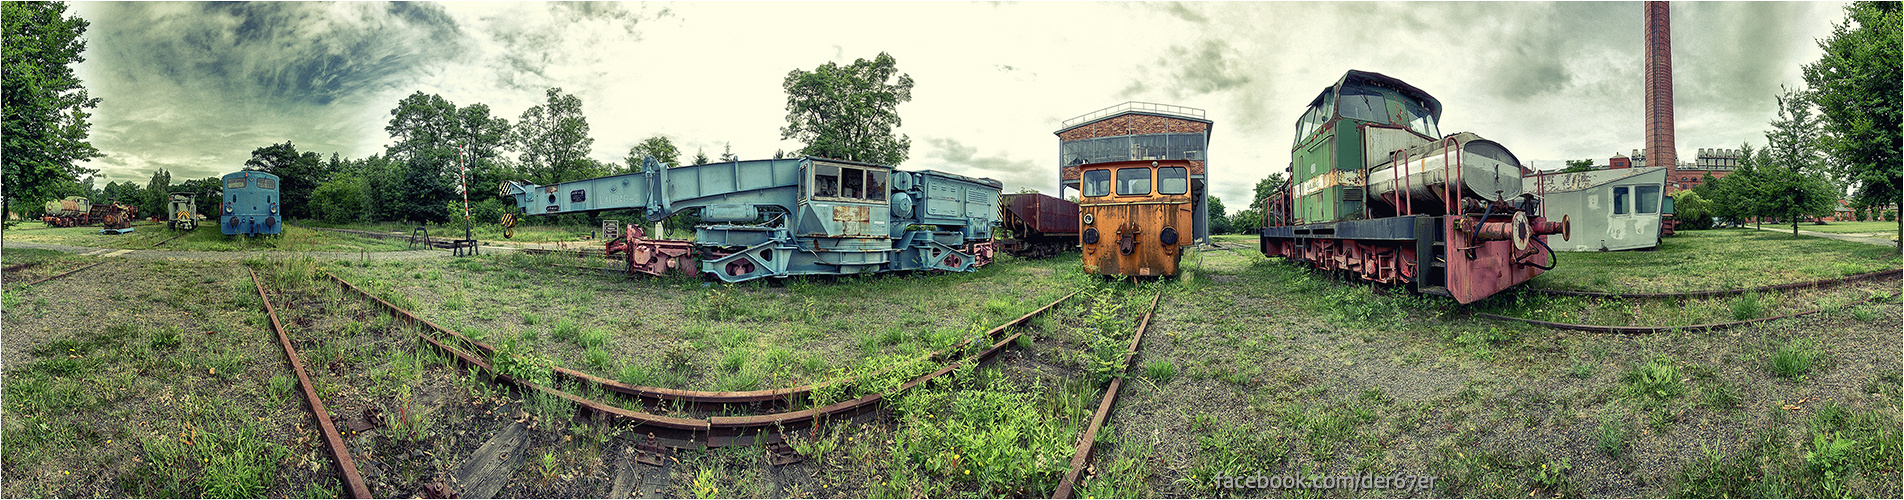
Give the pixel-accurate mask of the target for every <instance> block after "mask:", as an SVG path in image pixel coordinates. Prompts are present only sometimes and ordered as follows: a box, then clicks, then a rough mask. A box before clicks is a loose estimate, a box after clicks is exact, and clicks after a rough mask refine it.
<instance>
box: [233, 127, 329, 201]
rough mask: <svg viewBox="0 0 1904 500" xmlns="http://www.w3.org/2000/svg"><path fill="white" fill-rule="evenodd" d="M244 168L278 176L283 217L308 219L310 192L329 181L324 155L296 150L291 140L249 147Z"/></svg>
mask: <svg viewBox="0 0 1904 500" xmlns="http://www.w3.org/2000/svg"><path fill="white" fill-rule="evenodd" d="M245 170H256V171H260V172H264V173H267V174H271V175H275V176H278V193H279V196H280V197H281V199H279V200H278V201H279V204H278V208H279V210H281V211H282V212H283V213H284V216H285V217H286V218H295V219H309V218H311V209H310V201H311V192H312V191H316V190H317V186H318V185H319V184H323V183H324V182H325V181H327V180H330V172H327V171H325V169H324V159H323V157H322V156H318V154H317V153H316V152H312V151H305V152H303V153H299V152H298V150H297V146H294V145H292V144H291V141H284V143H282V144H272V145H270V146H265V147H261V148H257V149H253V150H251V159H249V160H245Z"/></svg>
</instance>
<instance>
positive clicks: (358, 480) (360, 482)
mask: <svg viewBox="0 0 1904 500" xmlns="http://www.w3.org/2000/svg"><path fill="white" fill-rule="evenodd" d="M250 271H251V284H252V285H254V286H256V287H258V299H259V300H262V301H264V311H265V314H266V315H267V316H270V318H271V329H272V330H274V331H276V332H277V334H278V344H279V345H281V346H283V347H284V357H285V358H286V359H289V360H290V361H291V371H292V372H295V373H296V374H297V380H298V387H300V388H302V389H303V391H304V401H305V402H306V403H309V404H310V407H311V416H312V417H313V418H316V419H317V425H318V427H319V428H321V429H323V431H324V445H325V446H326V447H329V448H330V450H331V457H332V458H335V459H336V460H337V469H338V475H341V476H343V477H344V485H345V487H346V488H348V489H350V495H351V496H352V497H354V498H370V487H369V486H366V485H365V484H364V478H363V476H362V475H360V474H358V473H357V463H356V462H354V461H352V460H351V459H350V448H348V447H346V446H344V438H343V436H342V435H340V434H338V433H337V426H336V425H333V424H332V423H331V414H330V412H329V411H326V410H325V409H324V400H323V399H322V398H319V397H318V396H317V389H316V386H315V385H312V384H311V376H310V374H308V373H306V372H305V370H304V361H303V358H302V357H300V356H299V355H298V352H297V349H296V348H294V347H292V346H291V337H290V336H289V335H286V334H285V333H284V325H283V324H282V323H279V322H278V310H277V308H275V307H272V306H271V297H270V296H269V295H266V294H265V293H264V282H262V281H259V280H258V271H257V270H255V269H252V270H250Z"/></svg>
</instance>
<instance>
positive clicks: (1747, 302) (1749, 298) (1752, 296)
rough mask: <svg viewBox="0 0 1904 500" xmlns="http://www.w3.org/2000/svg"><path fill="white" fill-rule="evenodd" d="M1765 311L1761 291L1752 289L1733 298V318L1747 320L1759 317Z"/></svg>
mask: <svg viewBox="0 0 1904 500" xmlns="http://www.w3.org/2000/svg"><path fill="white" fill-rule="evenodd" d="M1764 312H1765V305H1764V304H1762V303H1760V301H1759V292H1758V291H1756V290H1755V291H1750V292H1745V294H1743V295H1739V298H1736V299H1733V300H1732V319H1734V320H1738V321H1745V320H1748V319H1753V318H1757V317H1759V315H1760V314H1762V313H1764Z"/></svg>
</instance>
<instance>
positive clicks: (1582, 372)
mask: <svg viewBox="0 0 1904 500" xmlns="http://www.w3.org/2000/svg"><path fill="white" fill-rule="evenodd" d="M1567 376H1569V377H1573V378H1579V379H1588V378H1593V365H1589V364H1586V363H1584V362H1583V363H1575V364H1574V365H1573V368H1572V369H1570V370H1568V371H1567Z"/></svg>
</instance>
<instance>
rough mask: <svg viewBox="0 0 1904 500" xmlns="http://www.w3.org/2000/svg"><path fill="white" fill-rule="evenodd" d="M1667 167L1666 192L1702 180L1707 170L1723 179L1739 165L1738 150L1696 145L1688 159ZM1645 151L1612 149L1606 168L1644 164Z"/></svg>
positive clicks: (1645, 163)
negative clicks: (1696, 151) (1695, 152)
mask: <svg viewBox="0 0 1904 500" xmlns="http://www.w3.org/2000/svg"><path fill="white" fill-rule="evenodd" d="M1677 163H1678V164H1677V165H1673V168H1670V169H1667V171H1666V172H1667V173H1666V175H1667V177H1666V193H1667V194H1672V193H1676V192H1679V191H1681V190H1686V189H1692V188H1694V187H1698V186H1699V185H1701V184H1704V183H1705V180H1704V179H1705V176H1706V175H1707V174H1711V175H1712V178H1714V179H1723V178H1725V176H1726V175H1727V174H1731V173H1732V171H1733V170H1738V168H1739V150H1737V149H1724V148H1699V155H1698V156H1696V157H1695V158H1694V160H1693V161H1690V162H1684V161H1682V162H1677ZM1647 166H1648V165H1647V161H1646V151H1644V150H1639V149H1635V150H1633V154H1632V156H1624V155H1621V154H1619V153H1614V154H1613V158H1610V159H1608V160H1607V168H1608V169H1609V170H1611V169H1621V168H1646V167H1647Z"/></svg>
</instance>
